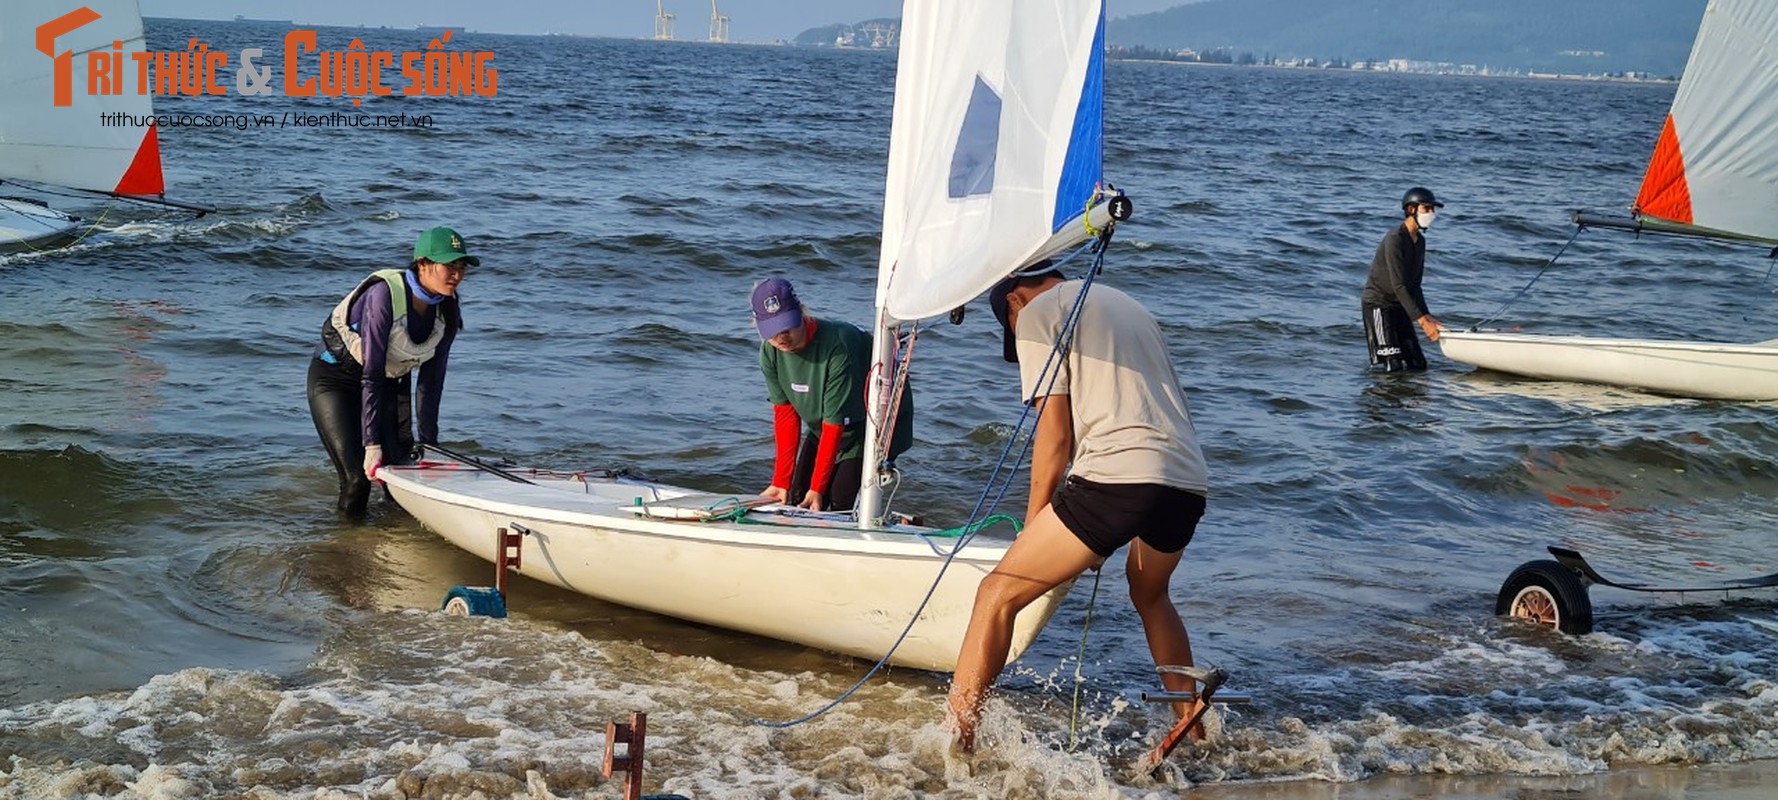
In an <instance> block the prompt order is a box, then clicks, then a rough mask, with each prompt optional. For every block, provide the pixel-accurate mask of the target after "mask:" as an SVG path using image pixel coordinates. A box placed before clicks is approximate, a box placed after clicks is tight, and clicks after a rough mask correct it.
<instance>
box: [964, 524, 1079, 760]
mask: <svg viewBox="0 0 1778 800" xmlns="http://www.w3.org/2000/svg"><path fill="white" fill-rule="evenodd" d="M1098 560H1099V557H1098V556H1097V555H1095V554H1094V553H1093V551H1092V550H1089V549H1087V546H1086V545H1084V544H1081V542H1080V540H1079V539H1077V538H1075V536H1074V534H1072V533H1069V532H1068V528H1067V526H1065V525H1063V524H1062V520H1061V519H1060V518H1058V517H1057V516H1056V512H1055V510H1054V509H1052V508H1049V507H1045V508H1044V509H1043V511H1042V512H1039V513H1038V515H1037V518H1036V519H1035V520H1032V521H1031V524H1030V525H1029V526H1027V527H1026V528H1025V530H1024V532H1023V533H1020V534H1019V538H1018V539H1017V540H1016V541H1014V542H1013V545H1012V547H1010V548H1008V549H1007V551H1006V555H1005V556H1004V557H1002V558H1001V559H1000V565H999V566H998V567H995V568H994V571H993V572H991V573H989V574H988V576H987V577H986V578H983V579H982V584H981V586H980V587H979V588H977V589H976V592H975V608H974V609H973V610H972V611H971V612H970V616H969V629H968V630H967V631H966V632H965V633H964V634H963V648H962V650H960V651H959V652H958V654H957V672H956V673H955V674H954V675H953V676H952V677H951V695H950V698H949V699H948V701H947V705H948V714H947V716H948V717H949V718H950V720H951V723H952V724H954V725H955V726H956V731H957V746H958V747H959V748H960V749H962V750H964V751H965V752H968V751H971V750H973V749H975V729H976V724H977V723H978V722H979V721H980V720H981V715H982V701H983V700H984V699H986V695H987V691H988V686H989V684H992V683H993V682H994V679H995V678H996V677H999V675H1000V670H1001V669H1003V668H1005V667H1006V655H1007V652H1008V651H1009V650H1011V649H1012V628H1013V621H1014V620H1015V619H1016V618H1017V617H1018V614H1019V611H1021V610H1023V609H1024V608H1025V606H1028V605H1030V604H1031V603H1032V602H1033V601H1035V600H1036V599H1037V598H1039V597H1042V596H1043V594H1044V593H1045V592H1048V591H1049V590H1051V589H1054V588H1056V587H1057V586H1059V585H1061V584H1062V582H1063V581H1066V580H1068V579H1069V578H1072V577H1074V576H1076V575H1079V574H1080V573H1081V572H1083V571H1085V570H1086V568H1087V567H1089V566H1092V565H1093V564H1094V563H1097V562H1098Z"/></svg>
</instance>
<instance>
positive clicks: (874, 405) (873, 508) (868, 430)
mask: <svg viewBox="0 0 1778 800" xmlns="http://www.w3.org/2000/svg"><path fill="white" fill-rule="evenodd" d="M894 341H895V328H894V327H893V321H892V320H890V319H889V315H888V313H887V312H885V311H884V310H883V304H882V302H880V301H879V302H878V303H877V309H876V316H875V319H874V320H872V323H871V336H870V377H869V381H870V385H869V387H867V388H868V389H869V391H868V396H867V398H866V400H865V409H866V410H865V414H864V475H863V477H862V480H860V481H859V484H858V527H860V528H864V529H869V528H875V527H878V526H880V525H881V524H882V522H883V514H884V512H885V511H886V510H887V509H885V508H883V483H882V478H883V462H882V460H881V458H879V457H878V453H879V452H880V451H881V450H883V445H882V443H883V441H884V437H886V436H889V435H891V434H889V433H885V432H884V431H883V430H882V429H881V428H880V427H879V426H878V421H879V420H881V421H887V420H888V419H889V415H890V414H892V413H894V411H895V409H892V408H890V407H889V399H890V394H891V393H892V392H893V390H894V388H895V368H896V366H897V365H896V363H895V359H894V350H895V348H894V347H893V346H892V343H893V342H894ZM891 430H893V428H892V429H891Z"/></svg>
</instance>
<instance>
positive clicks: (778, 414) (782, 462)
mask: <svg viewBox="0 0 1778 800" xmlns="http://www.w3.org/2000/svg"><path fill="white" fill-rule="evenodd" d="M802 426H803V420H802V418H801V417H798V416H797V415H796V409H795V408H792V407H791V406H790V404H789V403H784V404H782V405H775V406H772V439H773V440H774V441H775V442H776V443H777V446H778V456H777V460H776V461H774V462H772V485H773V486H776V487H779V488H781V489H788V488H790V472H791V470H792V469H793V468H795V467H796V445H797V440H798V438H799V437H800V436H801V434H802ZM797 499H798V500H800V499H802V498H797Z"/></svg>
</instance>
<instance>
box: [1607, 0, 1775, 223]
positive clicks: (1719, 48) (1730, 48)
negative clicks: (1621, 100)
mask: <svg viewBox="0 0 1778 800" xmlns="http://www.w3.org/2000/svg"><path fill="white" fill-rule="evenodd" d="M1636 211H1637V213H1639V214H1644V215H1648V216H1652V217H1657V218H1659V219H1664V220H1668V221H1671V222H1677V223H1681V224H1685V225H1694V226H1697V227H1700V228H1708V229H1711V230H1717V231H1724V232H1728V233H1733V234H1741V235H1745V236H1756V237H1760V238H1763V239H1773V240H1778V2H1774V1H1773V0H1711V2H1710V4H1709V6H1708V7H1706V8H1705V9H1704V21H1703V24H1702V25H1700V26H1699V28H1698V38H1697V40H1696V41H1695V42H1694V43H1693V45H1692V54H1691V58H1690V60H1689V61H1687V62H1686V66H1685V75H1684V77H1683V78H1681V80H1680V84H1679V90H1678V91H1677V92H1676V93H1675V95H1674V97H1673V107H1672V110H1671V111H1669V112H1668V115H1667V120H1666V123H1665V125H1664V126H1663V127H1662V130H1661V137H1660V140H1659V142H1658V144H1656V146H1655V153H1654V157H1653V158H1652V159H1650V161H1649V165H1648V173H1647V175H1646V176H1645V177H1644V178H1643V181H1642V189H1641V191H1640V192H1639V193H1638V195H1637V198H1636Z"/></svg>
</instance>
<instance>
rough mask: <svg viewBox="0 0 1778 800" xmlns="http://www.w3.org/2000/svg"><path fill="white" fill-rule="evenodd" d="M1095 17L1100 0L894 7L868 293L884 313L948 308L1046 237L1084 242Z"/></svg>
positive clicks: (1097, 30)
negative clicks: (878, 231)
mask: <svg viewBox="0 0 1778 800" xmlns="http://www.w3.org/2000/svg"><path fill="white" fill-rule="evenodd" d="M1104 16H1105V6H1104V2H1103V0H971V2H968V3H959V2H955V0H908V2H907V3H905V4H904V6H903V9H902V33H901V51H900V54H899V61H898V65H897V73H896V86H895V106H894V114H893V117H892V120H893V121H892V122H891V130H890V142H889V165H888V173H887V178H886V181H885V188H884V198H883V244H882V252H881V255H880V258H879V266H878V268H879V279H878V288H877V305H878V307H879V308H880V309H883V310H884V312H885V313H886V316H887V317H888V318H889V319H890V320H916V319H923V318H926V317H932V316H937V315H939V314H943V313H945V312H948V311H949V310H951V309H952V308H954V307H956V306H959V305H962V304H964V303H966V302H968V301H969V300H970V299H972V298H974V297H976V296H978V295H980V294H981V293H982V292H984V291H987V289H988V288H989V287H991V286H992V285H993V284H994V282H995V281H997V280H999V279H1000V278H1001V277H1003V276H1005V275H1006V274H1007V273H1009V272H1011V271H1013V270H1015V269H1017V268H1019V267H1020V266H1022V265H1023V264H1024V263H1026V262H1028V261H1029V260H1032V259H1034V258H1036V257H1039V253H1040V252H1041V251H1043V250H1045V249H1046V248H1048V249H1054V244H1053V239H1054V238H1055V237H1057V236H1063V237H1064V238H1068V239H1072V240H1074V241H1085V240H1086V238H1088V236H1089V235H1090V234H1089V233H1088V232H1087V231H1086V226H1085V225H1084V224H1083V223H1081V222H1080V221H1079V217H1080V216H1081V215H1082V214H1083V213H1084V212H1086V211H1087V210H1088V204H1089V203H1090V202H1091V201H1092V200H1093V198H1094V193H1095V191H1096V190H1097V188H1098V187H1099V186H1100V184H1101V183H1102V170H1101V164H1102V162H1103V159H1104V146H1103V138H1104V134H1103V125H1104V124H1103V118H1104V99H1103V97H1104V95H1103V88H1102V87H1103V75H1104ZM1076 225H1078V226H1079V227H1078V229H1077V228H1075V227H1071V226H1076Z"/></svg>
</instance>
